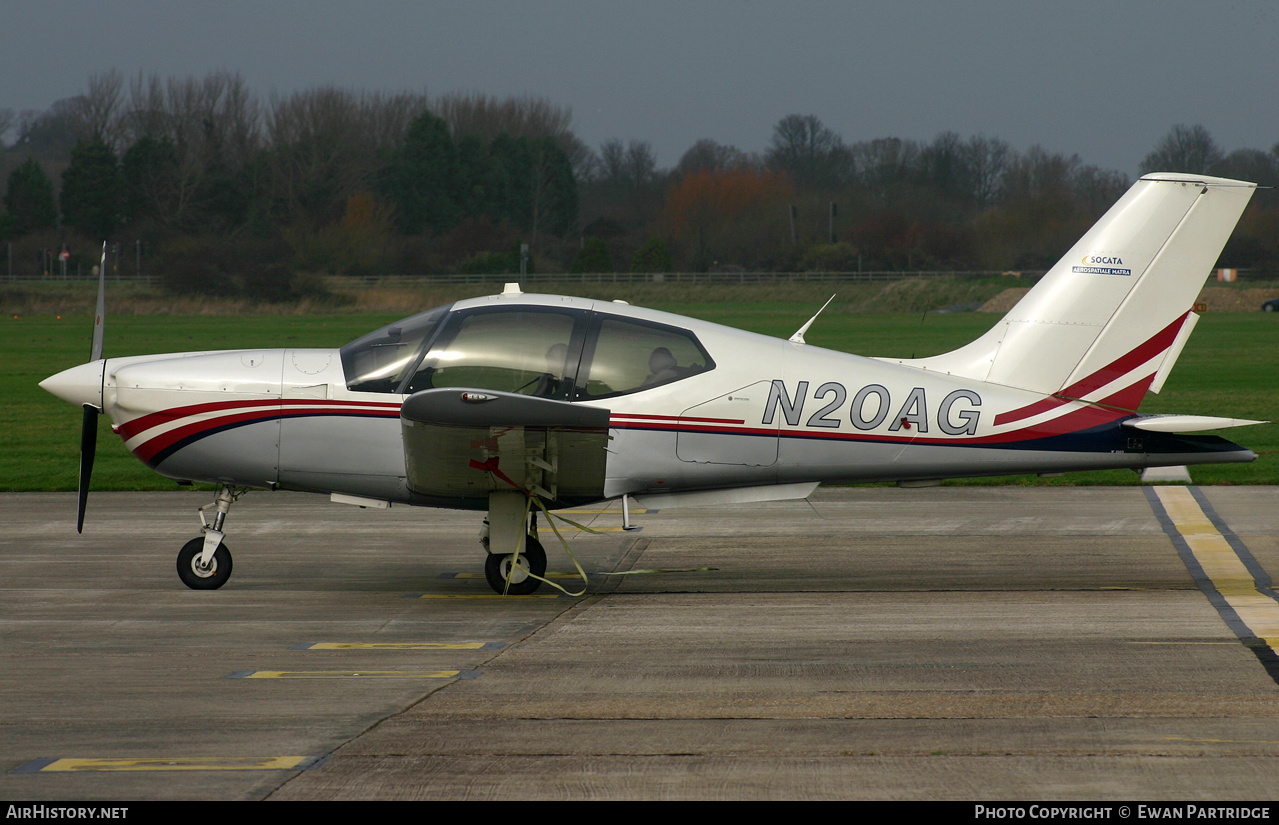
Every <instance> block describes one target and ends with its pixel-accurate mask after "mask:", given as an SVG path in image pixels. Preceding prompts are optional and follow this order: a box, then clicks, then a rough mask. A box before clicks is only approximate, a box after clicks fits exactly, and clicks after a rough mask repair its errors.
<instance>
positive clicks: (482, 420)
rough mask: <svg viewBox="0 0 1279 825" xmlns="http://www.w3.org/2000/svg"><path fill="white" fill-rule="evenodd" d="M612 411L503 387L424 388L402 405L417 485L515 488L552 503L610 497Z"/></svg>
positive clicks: (445, 493) (456, 493)
mask: <svg viewBox="0 0 1279 825" xmlns="http://www.w3.org/2000/svg"><path fill="white" fill-rule="evenodd" d="M608 422H609V411H608V410H607V409H600V408H596V407H584V406H581V405H578V404H570V403H569V402H567V401H553V400H551V399H548V398H535V397H532V396H527V395H519V394H517V393H507V392H498V391H496V390H478V389H475V390H472V389H459V388H449V389H435V390H423V391H422V392H419V393H415V394H414V395H411V396H409V398H408V399H406V400H405V402H404V405H403V407H401V409H400V423H401V426H402V430H403V434H404V466H405V472H406V476H407V481H408V486H409V489H410V490H412V491H413V492H415V493H420V494H422V495H427V496H441V497H450V498H452V497H461V498H482V497H487V495H488V494H489V493H490V492H502V491H510V490H513V489H519V490H524V491H527V492H532V493H535V494H536V495H538V496H539V497H540V498H542V499H543V500H544V501H545V502H546V503H547V505H548V506H567V505H571V504H576V503H581V502H584V501H598V500H600V499H602V498H604V476H605V463H606V459H607V452H606V450H605V448H606V446H607V445H608Z"/></svg>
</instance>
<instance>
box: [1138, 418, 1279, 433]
mask: <svg viewBox="0 0 1279 825" xmlns="http://www.w3.org/2000/svg"><path fill="white" fill-rule="evenodd" d="M1269 423H1270V422H1269V421H1251V420H1249V419H1247V418H1221V417H1219V416H1215V415H1141V416H1138V417H1136V418H1130V419H1128V420H1127V421H1125V422H1124V426H1125V427H1132V428H1133V429H1135V430H1146V431H1147V432H1152V433H1199V432H1203V431H1205V430H1225V429H1229V428H1230V427H1246V426H1248V425H1249V424H1269Z"/></svg>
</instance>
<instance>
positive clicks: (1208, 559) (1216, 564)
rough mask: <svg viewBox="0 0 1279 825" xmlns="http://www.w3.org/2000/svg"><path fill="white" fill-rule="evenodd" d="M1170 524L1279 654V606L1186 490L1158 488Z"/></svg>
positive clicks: (1254, 629) (1246, 620)
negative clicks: (1258, 587) (1258, 584)
mask: <svg viewBox="0 0 1279 825" xmlns="http://www.w3.org/2000/svg"><path fill="white" fill-rule="evenodd" d="M1154 491H1155V495H1156V496H1158V497H1159V501H1160V503H1161V504H1163V507H1164V510H1165V511H1166V512H1167V514H1168V518H1169V520H1171V521H1172V524H1173V526H1174V527H1175V528H1176V530H1177V532H1178V533H1180V534H1181V537H1182V539H1183V540H1184V541H1185V543H1186V546H1187V547H1188V548H1190V552H1191V554H1192V555H1193V556H1194V557H1195V561H1197V562H1199V566H1200V567H1201V568H1203V571H1204V575H1206V576H1207V577H1208V579H1209V580H1210V581H1211V582H1212V586H1213V587H1214V588H1216V590H1217V592H1218V593H1220V594H1221V597H1222V598H1223V599H1224V600H1225V601H1226V604H1228V605H1229V606H1230V608H1231V609H1232V610H1233V611H1234V612H1235V615H1236V616H1238V617H1239V621H1241V622H1243V623H1244V624H1245V625H1246V626H1247V627H1248V629H1249V630H1251V631H1252V633H1253V635H1255V636H1256V637H1257V638H1258V639H1261V640H1262V641H1263V642H1265V643H1266V644H1267V645H1269V646H1270V649H1271V650H1275V651H1279V602H1276V601H1275V600H1274V599H1273V598H1271V597H1270V596H1267V595H1266V594H1264V593H1262V592H1260V591H1259V590H1258V589H1257V581H1256V578H1255V577H1254V576H1253V574H1252V573H1251V572H1250V571H1249V570H1248V568H1247V566H1246V565H1245V564H1244V563H1243V560H1242V559H1240V558H1239V554H1238V553H1236V552H1235V550H1234V548H1233V547H1231V546H1230V542H1228V541H1227V540H1226V537H1225V536H1223V535H1222V534H1221V532H1220V531H1219V530H1217V528H1216V527H1214V526H1213V524H1212V521H1211V520H1210V519H1209V518H1208V516H1207V515H1205V514H1204V511H1203V508H1201V507H1200V506H1199V502H1197V501H1195V497H1194V496H1193V495H1192V494H1191V492H1190V490H1189V489H1187V488H1185V487H1156V488H1154Z"/></svg>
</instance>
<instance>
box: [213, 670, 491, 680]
mask: <svg viewBox="0 0 1279 825" xmlns="http://www.w3.org/2000/svg"><path fill="white" fill-rule="evenodd" d="M479 675H480V671H478V670H241V671H237V672H235V673H232V674H230V675H229V676H227V677H226V678H228V679H474V678H475V677H476V676H479Z"/></svg>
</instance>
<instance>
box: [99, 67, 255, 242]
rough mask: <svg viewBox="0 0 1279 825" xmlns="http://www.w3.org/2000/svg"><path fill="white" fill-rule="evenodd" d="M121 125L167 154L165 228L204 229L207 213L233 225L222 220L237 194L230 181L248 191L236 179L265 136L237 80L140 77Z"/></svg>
mask: <svg viewBox="0 0 1279 825" xmlns="http://www.w3.org/2000/svg"><path fill="white" fill-rule="evenodd" d="M122 119H123V121H124V122H125V123H126V125H127V127H128V132H129V134H130V137H131V138H132V141H133V142H136V141H137V140H139V139H141V138H142V137H151V138H154V139H155V140H159V141H166V142H167V143H168V144H170V145H171V146H172V151H173V153H174V163H173V180H172V184H171V187H170V188H171V190H172V193H173V195H172V198H171V200H170V203H171V204H172V209H171V211H170V212H169V213H167V214H166V216H165V220H166V222H167V223H169V225H171V226H178V227H183V228H187V229H193V228H197V227H202V228H208V227H209V226H210V223H209V221H210V220H213V218H212V217H211V213H210V210H214V211H215V212H218V213H219V216H218V217H217V219H216V220H217V221H220V222H223V223H225V222H226V221H228V220H230V221H234V219H233V218H232V217H230V216H229V215H227V214H226V213H227V210H228V209H229V208H230V207H229V206H228V204H229V202H230V200H232V197H231V196H232V195H234V194H235V193H233V192H231V191H229V189H230V186H229V181H231V180H237V182H238V184H240V185H243V184H244V183H245V182H244V181H243V180H241V179H240V176H242V175H243V174H245V173H247V170H250V169H252V168H253V164H252V161H253V160H254V157H255V155H256V154H257V152H258V150H259V149H260V147H261V133H262V125H261V107H260V105H259V104H258V102H257V100H256V99H255V98H254V97H253V95H252V94H251V93H250V92H249V90H248V87H247V86H246V85H245V84H244V79H243V78H242V77H240V75H238V74H234V73H231V72H211V73H209V74H208V75H205V76H204V77H203V78H194V77H185V78H177V77H169V78H167V79H162V78H160V76H159V75H150V76H144V75H142V74H139V75H138V76H137V77H136V78H135V79H134V80H132V81H131V82H130V84H129V104H128V110H127V112H126V113H125V115H124V116H123V118H122ZM223 228H224V229H228V230H230V229H232V228H233V227H227V226H224V227H223Z"/></svg>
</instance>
